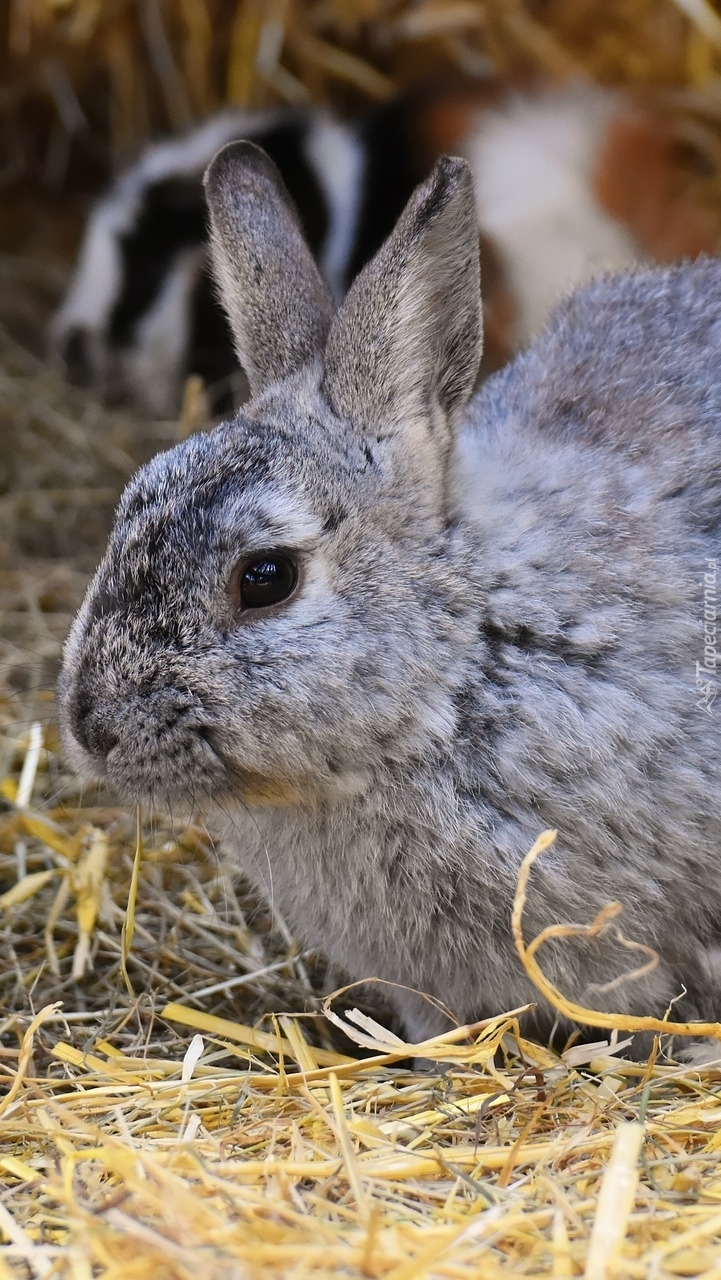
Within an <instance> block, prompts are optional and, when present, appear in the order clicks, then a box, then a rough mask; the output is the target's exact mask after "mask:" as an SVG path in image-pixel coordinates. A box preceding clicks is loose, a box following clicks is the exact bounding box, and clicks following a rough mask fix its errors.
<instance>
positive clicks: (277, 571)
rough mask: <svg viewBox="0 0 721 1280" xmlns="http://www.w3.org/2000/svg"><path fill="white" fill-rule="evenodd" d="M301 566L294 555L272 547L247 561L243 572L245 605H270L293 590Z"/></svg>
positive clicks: (257, 606) (242, 595)
mask: <svg viewBox="0 0 721 1280" xmlns="http://www.w3.org/2000/svg"><path fill="white" fill-rule="evenodd" d="M297 581H298V570H297V569H296V566H295V564H294V563H293V561H292V560H291V558H290V556H288V555H286V554H284V553H283V552H280V551H268V552H264V553H263V554H262V555H260V556H258V558H257V559H256V560H252V561H251V562H250V563H249V564H246V565H244V567H243V568H242V569H241V572H240V581H239V585H240V607H241V609H267V608H268V607H269V606H270V605H272V604H280V603H281V601H282V600H287V599H288V596H289V595H291V594H292V592H293V590H294V588H295V585H296V583H297Z"/></svg>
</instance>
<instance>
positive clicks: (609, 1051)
mask: <svg viewBox="0 0 721 1280" xmlns="http://www.w3.org/2000/svg"><path fill="white" fill-rule="evenodd" d="M8 32H9V38H10V44H9V49H7V50H5V51H3V53H2V66H1V75H2V85H3V88H2V92H1V93H0V123H2V128H3V130H4V135H5V138H6V141H7V140H8V139H10V161H11V162H12V163H10V167H9V168H8V167H6V168H5V169H4V170H3V182H4V183H5V184H6V194H7V199H6V201H4V207H3V211H2V213H1V214H0V244H1V245H2V247H3V248H5V249H11V250H12V251H13V252H10V253H5V254H4V256H2V257H0V294H1V299H2V300H1V301H0V430H1V431H2V440H3V446H2V451H1V453H0V609H1V610H2V635H1V636H0V794H1V795H2V807H1V808H0V934H1V937H2V941H1V942H0V948H1V950H0V956H1V957H2V962H1V963H0V1280H7V1278H8V1277H33V1278H34V1277H41V1278H43V1280H44V1278H45V1277H51V1276H58V1277H62V1278H63V1280H65V1278H67V1280H90V1277H93V1276H103V1277H106V1278H108V1280H110V1278H112V1280H129V1278H130V1277H136V1276H137V1277H138V1280H143V1278H144V1277H148V1278H150V1277H152V1280H165V1278H166V1277H167V1278H168V1280H171V1278H172V1280H175V1278H176V1277H177V1278H178V1280H185V1278H186V1277H196V1276H197V1275H199V1274H202V1275H203V1276H204V1277H208V1278H209V1280H215V1277H218V1278H221V1277H222V1278H223V1280H225V1278H226V1277H228V1278H230V1277H233V1278H235V1277H239V1278H240V1277H254V1276H256V1275H258V1276H259V1275H263V1276H269V1277H273V1276H278V1277H286V1276H293V1277H302V1276H306V1275H308V1276H310V1275H312V1276H317V1277H322V1276H326V1275H327V1276H336V1275H348V1276H367V1277H379V1278H380V1277H382V1278H383V1280H411V1278H412V1277H417V1276H428V1277H449V1280H456V1278H459V1280H460V1278H461V1277H466V1276H468V1277H470V1276H478V1275H481V1276H483V1277H489V1278H492V1277H494V1276H495V1275H497V1274H498V1275H500V1274H504V1275H507V1274H508V1273H509V1272H513V1273H516V1272H517V1273H518V1274H522V1275H528V1276H539V1277H540V1276H572V1275H580V1274H583V1275H585V1276H587V1277H590V1278H592V1280H601V1277H606V1276H609V1277H611V1276H622V1277H626V1276H628V1277H633V1278H635V1277H639V1278H640V1277H643V1278H645V1277H649V1278H651V1277H653V1278H654V1280H655V1278H656V1277H659V1278H661V1277H667V1276H704V1277H706V1278H707V1280H711V1278H712V1277H718V1278H719V1280H721V1172H719V1163H718V1153H719V1151H720V1150H721V1096H720V1095H721V1088H720V1086H721V1074H720V1073H719V1072H718V1071H716V1070H714V1069H713V1068H704V1069H703V1070H690V1069H689V1068H683V1067H679V1066H678V1065H674V1064H673V1061H672V1060H671V1058H670V1057H668V1056H664V1053H663V1052H661V1051H659V1052H657V1053H656V1054H655V1055H654V1056H653V1057H652V1059H651V1060H650V1061H649V1062H648V1063H647V1064H641V1065H634V1064H632V1063H629V1062H627V1061H624V1060H623V1053H624V1041H623V1040H617V1039H616V1038H615V1036H614V1035H611V1037H610V1043H609V1041H608V1040H603V1041H600V1043H599V1044H598V1045H596V1046H588V1045H586V1046H579V1045H572V1046H571V1047H569V1048H568V1049H567V1051H566V1052H565V1053H564V1054H563V1055H559V1054H556V1053H551V1052H550V1051H549V1050H547V1049H544V1048H541V1047H539V1046H537V1045H533V1044H530V1043H528V1042H526V1041H524V1040H523V1039H521V1038H520V1036H519V1033H518V1029H517V1024H516V1021H515V1017H514V1015H513V1013H510V1014H508V1015H507V1016H502V1017H499V1018H498V1019H496V1020H495V1021H493V1022H491V1023H489V1024H487V1025H483V1026H478V1027H475V1028H471V1029H466V1028H461V1029H459V1031H458V1032H457V1033H455V1035H451V1036H450V1037H445V1040H444V1042H443V1043H441V1042H434V1043H431V1044H428V1045H425V1046H423V1054H424V1056H425V1057H426V1058H427V1059H430V1060H434V1059H435V1060H436V1061H437V1062H439V1063H448V1062H449V1061H450V1062H451V1063H452V1066H451V1067H450V1069H448V1070H446V1071H445V1072H444V1073H442V1072H440V1071H439V1072H433V1071H431V1072H429V1073H424V1074H417V1073H415V1072H414V1070H413V1065H412V1061H411V1051H410V1050H409V1049H408V1047H407V1046H405V1045H403V1044H402V1043H401V1042H400V1041H398V1039H397V1038H396V1037H395V1036H394V1035H393V1033H392V1031H390V1030H389V1029H387V1027H386V1025H385V1015H384V1012H383V1003H382V998H376V996H375V995H374V994H373V993H371V996H370V1003H369V1000H368V998H366V997H368V993H367V992H366V993H364V998H363V1001H362V1002H363V1006H364V1008H365V1009H366V1010H367V1009H368V1008H371V1009H373V1011H374V1016H373V1017H372V1018H371V1017H370V1016H369V1015H368V1014H367V1013H366V1014H365V1015H357V1014H355V1013H354V1012H353V1006H354V1003H355V1001H356V999H359V1000H360V997H359V996H358V995H357V993H356V992H353V991H350V992H346V993H345V995H344V996H343V997H342V998H341V999H340V1000H334V1001H332V1002H330V1003H326V1004H325V1005H324V1004H323V1002H322V1001H321V999H320V997H319V994H318V993H319V992H320V990H321V987H322V984H323V982H324V981H327V978H324V975H323V971H322V967H321V966H320V964H319V962H318V960H317V958H316V957H313V956H305V955H302V954H299V953H298V950H297V948H296V947H295V946H294V943H293V940H292V938H291V937H290V936H289V934H288V932H287V930H286V929H285V927H284V925H283V922H282V921H280V920H278V919H277V918H274V919H271V918H270V916H269V913H268V911H267V908H266V907H265V906H264V904H262V903H260V902H258V901H256V900H254V899H253V897H252V896H251V895H249V894H248V893H247V891H245V890H244V889H243V887H242V886H238V885H234V884H233V883H232V882H230V881H229V879H228V878H227V877H226V875H225V874H224V872H223V869H222V865H221V862H220V860H219V856H218V851H217V850H216V849H215V848H214V846H213V843H212V840H211V838H210V837H209V835H208V833H207V832H206V831H205V830H204V829H203V828H201V827H190V828H188V829H187V830H184V831H177V830H173V827H172V824H170V823H169V822H168V821H166V820H165V819H163V818H162V817H161V816H156V817H155V818H154V820H153V822H152V823H150V822H148V823H146V825H145V826H144V827H143V829H142V831H141V832H140V842H141V845H142V858H141V859H140V862H139V864H138V863H137V862H136V858H135V853H136V846H137V842H138V832H137V829H136V816H135V815H134V814H132V813H129V812H127V811H126V810H124V809H120V808H118V807H117V805H116V804H115V803H114V801H113V800H112V798H111V797H109V796H106V795H104V794H102V793H100V792H97V791H84V792H81V791H79V790H78V787H77V784H76V782H75V781H74V780H73V779H72V778H71V777H70V776H69V775H68V774H67V771H66V769H65V766H64V764H63V761H62V758H61V755H60V753H59V745H58V739H57V730H56V727H55V721H54V709H53V694H52V689H53V683H54V679H55V675H56V672H57V664H58V656H59V650H60V645H61V643H62V640H63V638H64V635H65V634H66V632H67V628H68V625H69V622H70V619H71V616H72V613H73V611H74V609H75V608H76V607H77V604H78V602H79V599H80V598H81V595H82V591H83V589H84V585H85V583H86V581H87V576H88V574H89V572H90V571H91V570H92V567H93V564H94V563H95V562H96V560H97V557H98V555H99V553H100V551H101V548H102V544H103V540H104V537H105V535H106V532H107V528H108V524H109V521H110V518H111V514H112V508H113V505H114V503H115V501H116V498H117V495H118V492H119V490H120V489H121V487H122V485H123V484H124V482H125V480H126V479H127V478H128V476H129V475H130V474H131V473H132V471H133V470H134V468H135V466H136V465H137V464H138V462H140V461H142V460H143V458H145V457H147V456H149V455H150V454H152V453H153V452H155V451H156V450H157V449H159V448H163V447H166V446H167V445H168V444H169V443H172V442H173V441H174V440H175V439H177V438H178V435H179V434H183V433H185V432H186V431H187V430H188V429H190V428H191V427H193V426H196V425H198V422H197V417H198V403H197V398H194V397H192V396H191V397H189V400H188V414H187V415H186V421H185V422H183V423H181V424H180V425H179V424H177V423H163V422H148V421H147V420H141V419H138V418H137V417H136V416H134V415H133V414H132V413H130V412H128V411H127V410H124V409H122V408H110V407H107V406H104V405H102V404H100V403H99V402H98V401H97V400H95V399H93V398H92V397H91V396H89V395H87V394H85V393H83V392H81V391H78V390H75V389H72V388H70V387H68V386H67V385H66V384H65V383H64V382H63V381H62V379H61V377H60V376H59V374H58V373H57V371H56V370H54V369H53V368H52V367H51V365H50V364H49V363H48V362H47V360H46V359H44V357H43V354H42V340H41V336H40V335H41V334H42V329H43V325H44V323H45V320H46V319H47V315H48V313H49V310H50V308H51V307H52V305H53V304H54V301H55V299H56V298H57V297H58V295H59V292H60V290H61V288H62V286H63V283H64V281H65V279H66V276H67V264H68V261H69V253H70V249H71V246H72V243H73V240H74V239H76V238H77V232H78V226H79V223H78V211H79V210H81V209H82V207H83V202H84V199H85V196H84V192H86V191H87V190H89V189H91V187H92V186H93V185H97V181H98V178H99V175H100V174H101V173H102V171H103V169H104V167H105V166H106V165H107V157H108V156H113V157H115V159H117V158H118V157H119V156H121V155H122V154H123V153H124V152H126V151H128V150H132V149H133V148H135V147H136V146H137V144H138V142H139V141H140V140H141V139H142V137H144V136H146V135H147V134H148V133H149V132H152V131H157V130H158V129H161V128H163V127H167V126H171V127H177V126H178V125H181V124H182V123H184V121H185V120H187V119H190V118H191V116H193V115H201V114H203V113H204V112H206V111H207V110H209V109H212V108H213V107H214V106H216V105H217V103H218V102H219V101H222V100H224V99H226V98H228V97H230V98H232V99H233V100H236V101H246V102H250V103H252V104H254V105H257V104H261V103H263V102H266V101H274V100H278V99H279V98H281V99H285V100H291V101H295V100H301V99H303V98H305V97H308V96H310V97H312V98H313V99H315V100H332V101H334V102H335V103H336V104H337V105H339V106H341V107H344V106H346V107H350V106H357V105H359V103H361V102H362V101H368V100H370V99H373V98H375V99H378V98H381V97H383V96H385V95H386V94H387V93H388V92H390V91H391V89H392V88H393V87H394V85H397V84H404V83H409V82H411V81H412V80H413V79H414V78H416V77H417V76H418V75H419V74H421V73H422V72H425V71H428V70H429V69H432V68H434V67H439V66H445V67H452V68H457V67H459V66H460V67H462V69H463V70H464V71H465V72H466V73H469V72H470V73H471V74H478V73H480V72H483V70H484V68H485V67H487V65H488V63H489V61H490V62H491V63H492V64H493V65H495V66H496V67H497V68H500V70H501V71H502V72H503V73H504V74H507V75H516V74H526V75H527V74H528V72H529V70H537V69H538V68H540V69H541V71H542V73H543V74H544V75H551V76H559V75H563V74H567V73H568V72H569V71H573V70H576V69H578V68H579V67H585V68H587V69H588V70H590V72H591V74H593V75H594V76H596V77H598V78H600V79H602V80H604V81H606V82H609V81H610V82H614V83H617V82H621V83H631V84H634V85H639V84H640V85H644V84H645V85H650V84H653V85H655V86H661V87H662V89H663V93H664V101H665V103H666V106H667V107H668V109H670V110H671V111H672V112H673V113H675V115H674V118H675V119H677V121H678V125H679V131H680V133H681V134H682V135H684V136H687V137H689V138H691V139H692V140H693V141H694V143H695V145H697V146H698V147H699V148H700V149H701V150H702V151H703V152H704V154H705V156H706V158H707V160H708V166H707V170H706V172H705V173H704V175H703V184H704V198H705V199H708V200H709V201H710V202H712V203H715V204H717V203H718V200H719V191H720V190H721V187H720V179H719V171H720V166H719V156H721V130H720V128H719V119H720V118H721V110H720V107H719V103H720V102H721V98H720V97H719V89H718V85H719V80H718V74H719V62H720V59H721V53H720V50H721V19H720V18H719V17H718V15H717V14H716V13H715V11H714V10H713V9H712V8H711V6H710V5H709V4H707V3H705V2H704V0H678V2H677V3H672V2H671V0H668V3H664V2H662V0H627V2H626V0H624V2H623V3H622V2H621V0H615V2H614V3H608V4H605V5H601V4H600V3H598V0H584V2H583V3H581V2H580V0H574V3H567V2H565V0H545V2H544V3H530V2H529V3H527V4H523V3H519V2H514V3H506V2H505V0H495V2H494V3H490V2H489V3H487V4H485V5H484V4H480V3H464V4H444V5H441V4H438V3H436V4H430V3H425V4H403V3H397V4H393V5H385V4H383V5H382V4H380V3H376V2H375V0H364V3H361V2H360V0H355V3H354V4H352V5H351V4H347V5H343V6H340V5H334V4H326V3H315V4H314V3H306V4H305V5H301V4H298V3H296V4H291V3H285V4H283V3H277V4H273V5H268V6H266V5H261V4H260V2H259V0H244V2H243V3H235V4H233V3H229V2H228V3H226V2H225V0H217V2H216V3H212V4H211V3H210V0H209V2H208V4H207V5H206V4H203V3H200V2H195V0H183V3H181V4H179V5H177V6H170V5H167V4H161V3H160V0H152V2H149V3H145V4H140V3H138V4H135V3H132V2H131V0H128V3H126V4H118V5H106V6H101V5H97V4H96V3H95V0H75V3H72V2H71V0H63V2H62V3H61V2H60V0H54V2H53V3H51V2H50V0H37V3H35V4H33V5H29V4H25V3H24V0H17V3H14V4H12V5H11V6H10V22H9V27H8ZM259 49H260V51H261V53H260V56H258V50H259ZM98 76H100V79H101V80H102V79H103V77H105V80H104V81H103V83H105V86H106V96H105V99H103V98H102V94H100V97H98V90H97V83H96V82H97V80H98ZM99 102H100V103H101V106H100V107H99V106H98V103H99ZM103 102H104V103H105V106H104V107H102V103H103ZM13 165H14V166H15V167H14V169H13ZM93 166H95V167H94V168H93ZM40 177H44V180H45V181H49V182H50V183H54V184H55V194H54V195H53V199H52V200H49V199H48V196H47V188H45V195H44V196H43V194H42V191H41V188H40V186H39V181H40ZM13 183H14V185H13ZM83 183H85V186H83ZM18 253H20V254H21V256H17V255H18ZM201 416H202V414H201ZM200 425H202V422H201V423H200ZM541 856H542V855H541ZM134 865H135V866H137V865H139V875H138V882H137V885H136V892H135V893H134V903H135V909H134V920H133V921H132V928H131V927H130V926H129V923H128V915H127V912H126V908H127V904H128V894H129V886H130V885H131V882H132V881H133V868H134ZM532 891H533V879H532V872H531V878H530V882H529V889H528V892H530V893H532ZM519 905H520V900H519ZM131 933H132V937H131V936H130V935H131ZM533 960H534V957H531V959H530V960H529V961H528V962H529V963H533ZM535 960H540V961H541V967H542V953H541V955H540V956H539V955H536V957H535ZM284 1010H285V1011H287V1012H283V1011H284ZM300 1011H305V1012H300ZM340 1026H343V1027H345V1031H346V1032H347V1034H344V1032H343V1031H342V1030H341V1029H340ZM598 1034H599V1039H600V1037H601V1036H603V1035H606V1034H607V1033H605V1032H603V1031H599V1033H598ZM661 1048H662V1049H663V1050H665V1051H667V1053H668V1054H671V1053H672V1049H673V1043H672V1042H670V1040H669V1039H668V1038H667V1037H662V1040H661ZM362 1054H365V1055H366V1056H361V1055H362Z"/></svg>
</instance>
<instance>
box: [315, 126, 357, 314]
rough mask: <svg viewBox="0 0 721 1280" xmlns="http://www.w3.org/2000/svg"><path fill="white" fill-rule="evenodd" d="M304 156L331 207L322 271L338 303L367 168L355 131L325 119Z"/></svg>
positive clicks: (316, 127) (343, 290)
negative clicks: (364, 173)
mask: <svg viewBox="0 0 721 1280" xmlns="http://www.w3.org/2000/svg"><path fill="white" fill-rule="evenodd" d="M305 153H306V157H307V159H308V160H309V162H310V163H311V165H312V166H313V170H314V172H315V174H316V176H317V178H318V181H319V182H320V184H321V187H322V188H323V193H324V195H325V198H326V201H327V203H328V215H329V217H328V233H327V236H326V241H325V244H324V246H323V252H322V254H321V259H320V267H321V271H322V272H323V275H324V276H325V278H326V280H327V282H328V285H329V286H330V290H331V293H332V294H333V297H334V298H335V299H336V301H338V302H339V301H340V300H341V298H342V297H343V294H344V292H345V272H346V267H347V265H348V259H349V258H350V254H351V250H352V248H353V243H354V241H355V236H356V231H357V228H358V213H359V207H358V206H359V193H360V188H361V183H362V181H363V172H364V168H365V159H364V154H363V148H362V146H361V143H360V140H359V139H358V137H357V136H356V134H355V133H354V132H353V130H352V129H348V128H347V127H345V126H343V125H340V124H337V123H336V122H335V121H334V120H330V119H328V118H327V117H326V118H324V119H321V120H319V121H318V122H317V123H316V124H314V125H313V126H312V128H311V129H310V131H309V133H308V136H307V138H306V142H305Z"/></svg>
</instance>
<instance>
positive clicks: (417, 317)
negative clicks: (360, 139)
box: [323, 156, 483, 444]
mask: <svg viewBox="0 0 721 1280" xmlns="http://www.w3.org/2000/svg"><path fill="white" fill-rule="evenodd" d="M482 332H483V330H482V319H481V292H480V266H479V252H478V222H477V217H476V209H475V201H474V193H473V180H472V176H471V171H470V168H469V166H468V164H467V163H466V161H465V160H459V159H456V158H453V157H448V156H446V157H444V158H443V159H441V160H439V161H438V163H437V164H436V167H435V169H434V170H433V173H432V174H431V176H430V178H428V179H427V181H426V182H424V183H423V184H422V186H420V187H418V189H417V190H416V191H415V193H414V195H413V196H412V197H411V199H410V201H409V203H408V205H407V206H406V208H405V209H404V211H403V213H402V214H401V217H400V219H399V221H398V223H397V226H396V228H395V230H394V231H393V233H392V234H391V235H390V236H389V238H388V240H386V242H385V244H384V245H383V246H382V248H381V249H380V250H379V251H378V253H377V254H376V256H375V258H373V259H372V261H371V262H370V263H369V264H368V265H367V266H366V267H365V268H364V270H363V271H362V272H361V273H360V275H359V276H358V278H357V279H356V281H355V283H354V284H353V285H352V287H351V289H350V292H349V294H348V297H347V298H346V300H345V302H344V303H343V305H342V306H341V308H340V311H339V312H338V314H337V316H336V317H335V320H334V321H333V324H332V326H331V330H330V335H329V338H328V344H327V346H326V362H325V378H324V383H323V389H324V392H325V395H326V396H327V398H328V400H329V402H330V404H331V406H332V408H333V409H334V410H335V412H336V413H338V414H339V415H340V416H341V417H344V418H346V419H349V420H350V421H351V422H357V423H358V425H359V427H362V426H364V425H365V426H371V427H377V428H378V429H379V430H380V431H381V432H389V433H390V434H392V435H398V436H400V437H405V438H406V440H407V442H408V443H409V444H410V443H412V437H414V436H415V437H416V438H417V437H418V433H419V432H420V433H421V435H422V436H425V437H426V438H427V437H428V434H429V433H430V434H434V433H436V432H440V434H441V437H443V435H444V434H446V432H447V429H448V428H449V427H450V426H452V423H453V420H454V418H456V417H457V416H458V414H459V413H460V412H461V411H462V409H463V407H464V405H465V403H466V401H467V399H468V397H469V395H470V393H471V390H472V389H473V384H474V382H475V379H476V376H477V374H478V366H479V363H480V358H481V350H482ZM439 410H440V418H441V421H440V422H439Z"/></svg>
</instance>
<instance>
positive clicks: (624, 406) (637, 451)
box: [474, 257, 721, 470]
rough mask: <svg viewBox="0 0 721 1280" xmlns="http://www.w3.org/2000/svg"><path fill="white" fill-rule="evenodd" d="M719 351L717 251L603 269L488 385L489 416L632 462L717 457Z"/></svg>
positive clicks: (720, 265)
mask: <svg viewBox="0 0 721 1280" xmlns="http://www.w3.org/2000/svg"><path fill="white" fill-rule="evenodd" d="M720 351H721V261H719V260H718V259H717V258H707V257H702V258H699V259H698V260H697V261H696V262H693V263H681V264H678V265H676V266H673V267H670V268H667V269H665V270H659V269H655V270H650V271H638V272H635V273H631V274H628V275H623V276H601V277H599V278H598V279H597V280H595V281H594V282H592V283H591V284H589V285H587V286H586V287H584V288H583V289H580V290H578V292H576V293H574V294H572V295H571V296H570V297H569V298H567V299H566V300H565V301H564V302H563V303H562V304H561V305H560V306H559V307H558V308H557V309H556V311H555V312H554V314H553V315H552V317H551V320H550V321H549V324H548V325H547V327H546V330H545V332H544V334H543V335H542V337H541V338H540V339H539V340H538V341H537V342H536V343H535V344H534V345H533V347H531V348H530V349H529V350H528V351H527V352H525V353H524V354H523V355H522V356H521V357H520V358H519V359H518V360H517V361H516V362H515V364H514V366H513V367H512V368H511V369H509V371H508V373H507V376H503V375H502V376H501V377H500V378H499V379H497V380H496V381H495V383H494V384H493V386H492V388H489V390H490V393H491V399H492V408H491V410H490V414H488V413H487V412H486V413H485V414H484V416H490V417H491V418H499V417H502V416H505V415H511V416H512V417H513V418H514V420H515V421H516V422H517V423H518V424H519V426H521V427H522V429H523V431H524V432H531V433H533V434H538V436H539V437H541V438H542V439H548V440H550V441H554V442H559V443H562V442H572V443H583V444H584V445H587V446H590V447H591V448H596V447H598V448H599V449H602V450H609V451H610V452H612V453H616V454H624V455H626V457H627V458H628V459H629V460H639V461H640V460H643V459H644V458H649V457H656V458H658V459H659V461H660V460H661V459H665V460H666V464H667V465H669V464H671V463H672V462H673V459H674V458H675V459H677V461H678V463H679V466H680V467H681V468H683V469H684V470H685V468H686V466H687V464H688V463H689V462H690V461H692V459H693V460H694V461H695V462H696V463H697V464H698V465H702V466H704V465H706V464H711V463H712V461H713V459H714V458H715V459H716V462H717V465H718V458H719V452H720V450H721V444H720V443H719V442H720V440H721V364H720V363H719V358H718V357H719V352H720ZM481 412H482V411H481ZM474 416H475V417H476V418H478V417H479V416H480V415H479V405H478V403H477V404H476V406H475V413H474ZM692 470H693V462H692Z"/></svg>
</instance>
